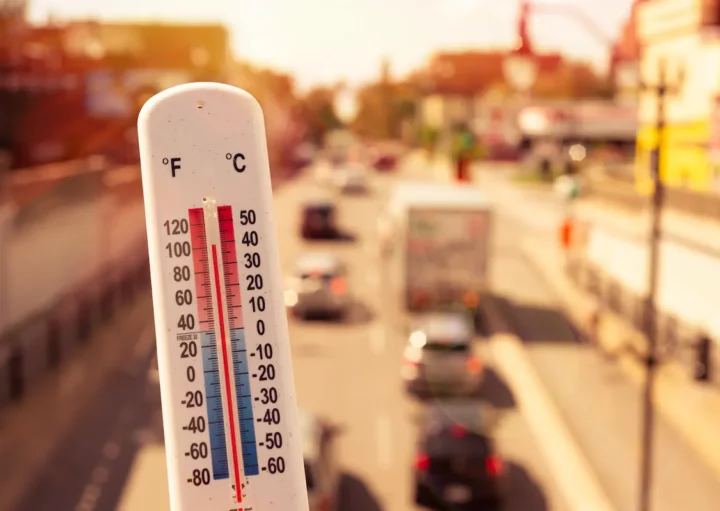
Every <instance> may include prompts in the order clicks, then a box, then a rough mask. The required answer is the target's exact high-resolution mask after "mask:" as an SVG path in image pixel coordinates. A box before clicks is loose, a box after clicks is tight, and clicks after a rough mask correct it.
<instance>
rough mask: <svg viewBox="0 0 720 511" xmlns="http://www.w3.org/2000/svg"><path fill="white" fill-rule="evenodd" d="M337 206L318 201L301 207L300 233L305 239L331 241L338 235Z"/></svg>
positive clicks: (328, 202) (325, 201)
mask: <svg viewBox="0 0 720 511" xmlns="http://www.w3.org/2000/svg"><path fill="white" fill-rule="evenodd" d="M336 222H337V206H336V205H335V203H334V202H332V201H330V200H324V199H319V200H315V201H312V202H308V203H306V204H305V205H304V206H303V209H302V219H301V222H300V232H301V235H302V237H303V238H305V239H333V238H335V237H337V235H338V228H337V223H336Z"/></svg>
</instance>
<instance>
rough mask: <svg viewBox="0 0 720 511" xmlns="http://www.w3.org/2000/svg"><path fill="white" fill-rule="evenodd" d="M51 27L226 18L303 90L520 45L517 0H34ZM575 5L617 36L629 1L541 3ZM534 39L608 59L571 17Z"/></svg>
mask: <svg viewBox="0 0 720 511" xmlns="http://www.w3.org/2000/svg"><path fill="white" fill-rule="evenodd" d="M29 1H30V17H31V19H32V20H33V21H44V20H46V19H47V17H48V15H52V16H54V17H55V18H56V19H68V18H90V17H92V18H99V19H103V20H110V19H119V20H139V19H142V20H153V21H157V20H168V21H219V22H224V23H226V24H227V25H228V26H229V28H230V29H231V31H232V34H233V48H234V51H235V53H236V55H237V56H238V57H239V58H241V59H246V60H250V61H253V62H257V63H262V64H265V65H268V66H270V67H274V68H278V69H283V70H286V71H289V72H291V73H292V74H293V75H294V76H295V77H296V80H297V82H298V85H300V86H301V87H302V88H306V87H308V86H310V85H313V84H317V83H328V82H333V81H336V80H340V79H343V80H346V81H347V82H349V83H359V82H363V81H367V80H371V79H373V78H375V77H376V76H378V73H379V69H380V63H381V61H382V59H383V57H385V56H387V57H389V58H390V59H391V61H392V68H393V73H394V74H397V75H403V74H405V73H407V72H409V71H411V70H413V69H416V68H417V67H419V66H422V65H423V63H424V62H426V61H427V59H428V57H429V56H430V55H431V54H432V53H433V52H435V51H437V50H441V49H451V50H452V49H466V48H472V47H475V48H481V47H484V48H488V47H506V46H509V45H511V44H512V43H513V41H514V30H515V28H514V27H515V19H516V15H517V0H195V1H193V2H189V1H188V2H182V1H179V0H29ZM535 3H543V4H558V3H564V4H570V5H572V6H573V8H574V9H578V10H580V11H582V12H583V13H584V14H585V15H586V16H587V17H590V18H592V19H593V21H594V23H595V25H597V27H598V28H599V29H601V30H602V32H603V33H605V34H607V35H608V36H610V37H613V38H614V37H616V36H617V34H618V33H619V30H620V27H621V24H622V22H623V21H624V20H625V19H626V17H627V15H628V12H629V9H630V4H631V3H632V0H603V1H602V2H598V1H597V0H564V1H562V2H560V1H558V0H535ZM531 33H532V35H533V36H534V40H535V42H536V44H537V46H538V47H540V48H541V49H548V50H561V51H562V52H563V53H565V54H566V55H568V56H571V57H579V58H584V59H590V60H592V61H593V62H595V63H598V62H601V61H602V60H603V59H604V58H605V57H606V55H607V45H605V44H603V43H602V42H601V41H599V40H598V39H597V38H595V37H593V36H592V35H590V34H589V33H588V31H587V30H586V29H585V28H584V27H583V25H582V24H581V23H579V22H578V21H577V20H575V19H572V18H570V17H568V16H560V15H550V14H541V13H538V14H536V15H534V16H533V20H532V23H531Z"/></svg>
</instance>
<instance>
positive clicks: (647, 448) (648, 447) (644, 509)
mask: <svg viewBox="0 0 720 511" xmlns="http://www.w3.org/2000/svg"><path fill="white" fill-rule="evenodd" d="M658 80H659V81H658V83H657V84H656V85H654V86H652V90H653V91H654V93H655V98H656V101H657V106H656V118H655V133H656V135H655V136H656V139H655V149H654V151H653V157H652V158H651V163H650V166H651V172H652V180H653V185H654V190H653V198H652V209H651V226H650V241H649V252H650V254H649V261H648V294H647V301H646V304H645V314H644V318H643V319H644V327H645V328H644V329H645V335H646V336H647V339H648V353H647V359H646V364H647V367H646V369H647V370H646V375H645V388H644V392H643V405H642V406H643V416H642V440H641V441H642V450H641V466H640V506H639V511H650V494H651V492H650V489H651V483H652V463H653V456H652V455H653V440H654V435H655V421H654V418H655V413H654V407H653V395H654V389H655V369H656V365H657V321H656V317H657V316H656V312H657V311H656V300H657V287H658V268H659V257H660V236H661V231H660V229H661V217H662V208H663V199H664V188H663V182H662V177H661V174H660V166H661V162H662V149H663V144H664V136H665V98H666V96H667V94H668V84H667V75H666V66H665V62H663V61H661V62H660V68H659V70H658Z"/></svg>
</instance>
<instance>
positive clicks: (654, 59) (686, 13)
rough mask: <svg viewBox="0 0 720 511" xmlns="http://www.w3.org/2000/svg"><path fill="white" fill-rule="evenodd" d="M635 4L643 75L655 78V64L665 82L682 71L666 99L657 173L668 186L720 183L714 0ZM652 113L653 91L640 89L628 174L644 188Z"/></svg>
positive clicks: (719, 64)
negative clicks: (659, 171)
mask: <svg viewBox="0 0 720 511" xmlns="http://www.w3.org/2000/svg"><path fill="white" fill-rule="evenodd" d="M637 9H638V10H637V22H638V33H639V38H640V44H641V45H642V48H643V51H642V56H641V64H640V74H641V76H642V78H643V80H645V81H646V82H648V83H650V84H657V83H658V80H659V69H660V67H661V65H662V64H663V63H664V65H665V67H666V70H667V77H668V82H669V83H670V84H678V83H680V78H681V77H682V78H683V79H682V82H681V87H680V89H679V91H678V93H677V94H670V95H668V97H667V98H666V118H667V123H668V124H667V128H666V131H665V136H664V138H663V140H662V144H663V148H662V149H663V150H662V154H663V162H662V179H663V180H664V181H665V182H666V183H667V184H668V185H670V186H676V187H685V188H688V189H692V190H720V122H718V121H719V120H720V108H719V107H720V1H718V0H645V1H643V2H640V5H638V8H637ZM681 71H682V72H681ZM656 117H657V96H656V94H655V93H654V92H653V91H652V90H648V91H645V92H642V93H641V96H640V121H641V123H642V128H641V130H640V132H639V135H638V148H637V159H636V176H637V183H638V187H639V189H640V190H642V191H645V192H649V190H650V187H651V179H650V162H651V151H652V149H653V148H654V147H655V146H656V132H655V128H654V123H655V122H656V120H657V119H656Z"/></svg>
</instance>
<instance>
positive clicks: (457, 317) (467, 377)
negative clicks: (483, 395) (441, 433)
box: [400, 313, 483, 395]
mask: <svg viewBox="0 0 720 511" xmlns="http://www.w3.org/2000/svg"><path fill="white" fill-rule="evenodd" d="M400 374H401V376H402V379H403V381H404V382H405V387H406V389H407V390H408V392H410V393H413V394H418V395H427V394H450V395H471V394H474V393H476V392H477V391H478V390H479V388H480V385H481V384H482V380H483V364H482V360H481V358H480V356H479V353H478V345H477V343H475V327H474V324H473V322H472V321H471V319H470V318H469V317H468V315H467V314H464V313H433V314H425V315H422V316H420V318H419V319H418V321H417V323H416V324H415V326H414V328H413V329H412V333H410V336H409V338H408V343H407V346H406V347H405V352H404V358H403V366H402V369H401V373H400Z"/></svg>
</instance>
